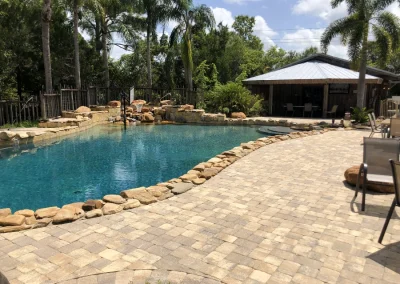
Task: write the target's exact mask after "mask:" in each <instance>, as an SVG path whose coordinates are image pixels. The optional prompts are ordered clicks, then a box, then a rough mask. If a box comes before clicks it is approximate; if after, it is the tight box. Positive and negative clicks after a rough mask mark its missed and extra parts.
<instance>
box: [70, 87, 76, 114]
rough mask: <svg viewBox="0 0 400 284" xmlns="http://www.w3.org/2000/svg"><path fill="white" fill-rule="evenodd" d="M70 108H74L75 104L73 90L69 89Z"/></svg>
mask: <svg viewBox="0 0 400 284" xmlns="http://www.w3.org/2000/svg"><path fill="white" fill-rule="evenodd" d="M70 96H71V110H75V106H74V91H71V94H70Z"/></svg>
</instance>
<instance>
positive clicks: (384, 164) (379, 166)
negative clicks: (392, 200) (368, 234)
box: [354, 137, 400, 211]
mask: <svg viewBox="0 0 400 284" xmlns="http://www.w3.org/2000/svg"><path fill="white" fill-rule="evenodd" d="M363 145H364V153H363V163H362V164H361V166H360V171H359V172H358V177H357V184H356V192H355V195H354V199H355V198H357V195H358V190H359V185H360V178H361V174H363V184H362V203H361V211H365V195H366V191H367V183H368V182H377V183H379V182H381V183H392V182H393V178H392V170H391V168H390V164H389V160H394V161H399V154H400V142H399V141H398V140H396V139H381V138H366V137H364V144H363Z"/></svg>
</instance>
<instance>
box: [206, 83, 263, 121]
mask: <svg viewBox="0 0 400 284" xmlns="http://www.w3.org/2000/svg"><path fill="white" fill-rule="evenodd" d="M262 101H263V100H262V99H261V98H260V97H259V96H257V95H252V94H251V92H250V91H249V90H248V89H246V88H245V87H244V86H242V85H241V84H240V83H237V82H229V83H227V84H226V85H220V84H219V85H217V86H215V88H214V89H213V90H212V91H209V92H207V93H206V94H205V96H204V102H205V105H206V110H207V111H210V112H221V113H225V114H227V115H230V114H231V113H232V112H244V113H245V114H246V115H249V116H251V115H258V114H259V113H260V111H261V109H262Z"/></svg>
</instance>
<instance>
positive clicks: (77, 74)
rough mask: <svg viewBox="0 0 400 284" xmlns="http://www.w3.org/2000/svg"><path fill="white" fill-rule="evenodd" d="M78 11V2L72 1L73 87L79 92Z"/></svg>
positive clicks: (76, 0)
mask: <svg viewBox="0 0 400 284" xmlns="http://www.w3.org/2000/svg"><path fill="white" fill-rule="evenodd" d="M78 13H79V11H78V0H74V55H75V58H74V59H75V87H76V88H77V89H78V90H80V88H81V64H80V60H79V31H78V22H79V14H78Z"/></svg>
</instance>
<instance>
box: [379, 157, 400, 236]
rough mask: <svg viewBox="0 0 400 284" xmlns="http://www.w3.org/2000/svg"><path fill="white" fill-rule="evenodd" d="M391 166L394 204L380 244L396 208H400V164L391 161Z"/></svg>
mask: <svg viewBox="0 0 400 284" xmlns="http://www.w3.org/2000/svg"><path fill="white" fill-rule="evenodd" d="M390 165H391V168H392V174H393V184H394V199H393V202H392V206H390V209H389V212H388V215H387V217H386V221H385V224H384V225H383V228H382V232H381V235H380V236H379V240H378V242H379V243H380V244H381V243H382V240H383V237H384V236H385V233H386V229H387V227H388V225H389V222H390V218H392V215H393V211H394V209H395V208H396V206H399V207H400V163H399V162H395V161H393V160H390Z"/></svg>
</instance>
